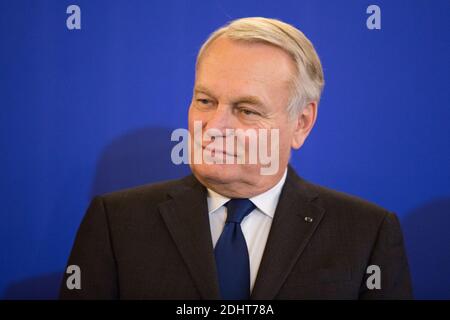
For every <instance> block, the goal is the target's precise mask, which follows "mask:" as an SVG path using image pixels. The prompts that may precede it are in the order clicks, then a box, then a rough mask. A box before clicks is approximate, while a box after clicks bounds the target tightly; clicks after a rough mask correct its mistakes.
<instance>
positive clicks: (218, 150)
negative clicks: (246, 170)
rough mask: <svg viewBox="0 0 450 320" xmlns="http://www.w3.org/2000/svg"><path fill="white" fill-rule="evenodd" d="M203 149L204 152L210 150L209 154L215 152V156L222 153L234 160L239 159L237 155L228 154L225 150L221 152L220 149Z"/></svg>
mask: <svg viewBox="0 0 450 320" xmlns="http://www.w3.org/2000/svg"><path fill="white" fill-rule="evenodd" d="M202 149H203V150H208V151H209V152H211V153H212V152H213V151H214V152H215V154H217V153H222V154H223V155H226V156H230V157H234V158H236V157H237V155H235V154H230V153H227V152H226V151H224V150H220V149H212V148H209V147H208V146H206V147H205V146H202Z"/></svg>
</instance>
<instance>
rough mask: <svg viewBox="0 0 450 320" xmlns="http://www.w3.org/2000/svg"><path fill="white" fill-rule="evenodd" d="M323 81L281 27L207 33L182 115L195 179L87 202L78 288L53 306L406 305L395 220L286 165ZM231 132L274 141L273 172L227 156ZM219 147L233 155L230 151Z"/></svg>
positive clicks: (246, 150) (300, 40)
mask: <svg viewBox="0 0 450 320" xmlns="http://www.w3.org/2000/svg"><path fill="white" fill-rule="evenodd" d="M323 84H324V80H323V73H322V67H321V64H320V60H319V58H318V56H317V54H316V52H315V50H314V47H313V46H312V44H311V43H310V42H309V40H308V39H307V38H306V37H305V36H304V35H303V33H301V32H300V31H299V30H297V29H296V28H294V27H293V26H291V25H288V24H286V23H283V22H281V21H278V20H273V19H266V18H244V19H239V20H235V21H233V22H232V23H230V24H229V25H227V26H225V27H223V28H221V29H219V30H217V31H216V32H215V33H213V34H212V35H211V36H210V38H209V39H208V40H207V41H206V42H205V44H204V45H203V47H202V48H201V50H200V52H199V54H198V57H197V65H196V78H195V86H194V93H193V98H192V102H191V105H190V108H189V131H190V133H191V139H192V141H190V142H191V144H190V145H191V146H192V147H193V150H191V153H190V160H191V161H190V163H191V169H192V173H193V175H191V176H188V177H186V178H184V179H181V180H176V181H169V182H163V183H159V184H153V185H147V186H141V187H137V188H133V189H129V190H124V191H119V192H115V193H111V194H108V195H104V196H98V197H95V198H94V199H93V201H92V203H91V205H90V207H89V209H88V211H87V214H86V216H85V218H84V220H83V222H82V224H81V226H80V229H79V231H78V235H77V237H76V240H75V244H74V247H73V250H72V253H71V256H70V259H69V263H68V264H69V265H77V266H79V268H80V270H81V289H69V288H68V286H67V281H66V280H67V277H68V276H69V275H66V279H64V281H63V284H62V289H61V297H62V298H82V299H84V298H87V299H90V298H101V299H117V298H120V299H134V298H136V299H405V298H411V297H412V289H411V284H410V275H409V269H408V263H407V258H406V255H405V250H404V245H403V240H402V234H401V230H400V225H399V221H398V219H397V217H396V216H395V215H394V214H393V213H390V212H388V211H386V210H384V209H382V208H380V207H378V206H376V205H374V204H371V203H369V202H367V201H364V200H361V199H358V198H356V197H353V196H350V195H346V194H343V193H340V192H337V191H333V190H330V189H327V188H324V187H320V186H318V185H314V184H312V183H309V182H307V181H305V180H304V179H302V178H300V177H298V176H297V175H296V173H295V172H294V170H293V169H292V168H291V167H290V166H289V165H288V162H289V157H290V152H291V149H299V148H300V147H301V146H302V145H303V143H304V141H305V139H306V138H307V136H308V135H309V133H310V131H311V129H312V128H313V126H314V123H315V121H316V117H317V108H318V103H319V100H320V94H321V91H322V88H323ZM198 125H199V126H200V128H201V129H202V132H206V133H207V135H205V136H201V138H200V139H198V136H197V138H193V137H195V136H196V134H195V132H194V131H195V127H196V126H198ZM230 129H235V130H238V129H240V130H244V131H245V130H248V131H251V130H254V132H257V133H258V134H259V133H260V132H263V131H264V130H266V131H267V132H276V133H277V134H276V135H275V136H274V137H275V138H276V139H269V138H268V136H267V135H266V136H264V137H265V138H267V139H266V140H265V139H264V138H262V139H260V140H258V141H259V142H261V143H260V144H259V145H257V147H256V150H257V151H258V152H259V151H261V148H262V147H263V146H270V147H271V148H272V149H271V150H272V152H271V156H274V155H275V156H276V158H272V159H273V160H274V162H276V166H275V167H274V168H275V169H274V170H272V172H270V174H263V173H262V172H263V171H262V169H263V168H266V169H267V167H268V165H269V164H268V163H262V161H260V159H259V160H258V161H256V162H253V163H249V162H248V161H244V162H242V161H241V162H240V161H238V159H240V158H241V157H242V156H243V157H244V159H247V160H248V158H249V155H250V152H251V151H252V149H254V145H252V144H251V139H250V137H249V136H244V137H242V136H241V137H240V138H239V137H237V136H236V135H235V132H234V131H232V130H230ZM270 137H273V136H272V135H271V136H270ZM259 138H261V137H259ZM227 139H228V140H227ZM231 139H233V141H234V142H236V141H237V143H238V144H239V143H240V145H241V148H240V149H239V148H238V147H237V146H234V145H233V147H231V148H228V145H227V144H224V141H231ZM236 139H237V140H236ZM218 141H219V142H220V144H217V142H218ZM227 143H228V142H227ZM225 145H226V146H227V147H226V148H225ZM220 146H222V147H220ZM239 150H240V152H239ZM274 150H275V152H274ZM194 151H195V152H194ZM199 152H200V158H196V159H194V158H195V157H196V155H195V154H197V157H198V154H199ZM194 153H195V154H194ZM207 158H209V160H210V161H206V159H207ZM230 158H231V160H236V161H230V162H228V161H225V160H226V159H230ZM198 160H200V161H198ZM69 281H70V279H69Z"/></svg>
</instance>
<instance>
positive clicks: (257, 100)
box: [194, 86, 267, 111]
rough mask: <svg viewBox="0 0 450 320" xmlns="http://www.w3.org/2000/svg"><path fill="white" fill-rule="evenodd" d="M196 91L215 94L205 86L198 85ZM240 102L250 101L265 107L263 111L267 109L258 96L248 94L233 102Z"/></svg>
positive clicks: (212, 95)
mask: <svg viewBox="0 0 450 320" xmlns="http://www.w3.org/2000/svg"><path fill="white" fill-rule="evenodd" d="M194 91H195V93H204V94H207V95H209V96H211V97H214V94H212V92H211V91H210V90H208V88H205V87H204V86H196V87H195V89H194ZM238 103H248V104H251V105H255V106H257V107H261V108H262V109H263V111H266V110H267V107H266V105H265V104H264V103H263V102H262V101H261V99H260V98H258V97H257V96H252V95H247V96H242V97H239V98H237V99H235V101H234V102H233V104H238Z"/></svg>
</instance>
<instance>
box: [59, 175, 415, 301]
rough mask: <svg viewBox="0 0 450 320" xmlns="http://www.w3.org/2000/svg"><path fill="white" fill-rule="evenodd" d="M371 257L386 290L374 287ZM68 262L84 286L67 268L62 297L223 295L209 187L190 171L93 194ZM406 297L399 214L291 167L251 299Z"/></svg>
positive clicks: (408, 285)
mask: <svg viewBox="0 0 450 320" xmlns="http://www.w3.org/2000/svg"><path fill="white" fill-rule="evenodd" d="M307 217H309V218H307ZM305 218H306V219H305ZM373 264H374V265H378V266H379V267H380V269H381V289H373V290H369V289H368V288H367V286H366V279H367V277H368V276H369V274H367V273H366V269H367V267H368V266H369V265H373ZM68 265H78V266H79V267H80V268H81V289H80V290H77V289H73V290H69V289H67V287H66V278H67V277H68V276H69V275H67V274H66V275H65V277H64V279H63V283H62V286H61V298H64V299H118V298H120V299H220V294H219V287H218V281H217V273H216V266H215V260H214V254H213V245H212V239H211V232H210V225H209V219H208V208H207V201H206V189H205V187H203V186H202V185H201V184H200V183H199V182H198V181H197V180H196V179H195V177H193V176H188V177H186V178H184V179H181V180H175V181H169V182H163V183H158V184H152V185H146V186H140V187H137V188H133V189H128V190H124V191H119V192H114V193H111V194H107V195H104V196H97V197H95V198H94V199H93V200H92V203H91V205H90V207H89V209H88V210H87V213H86V216H85V217H84V219H83V221H82V223H81V226H80V228H79V230H78V234H77V237H76V240H75V243H74V246H73V249H72V253H71V255H70V258H69V262H68ZM405 298H406V299H407V298H412V289H411V281H410V274H409V268H408V262H407V258H406V255H405V249H404V245H403V239H402V232H401V229H400V225H399V221H398V219H397V217H396V216H395V215H394V214H393V213H390V212H388V211H386V210H384V209H382V208H380V207H378V206H376V205H374V204H371V203H369V202H367V201H364V200H361V199H358V198H356V197H353V196H350V195H346V194H343V193H340V192H337V191H333V190H330V189H327V188H324V187H321V186H317V185H314V184H312V183H309V182H307V181H305V180H304V179H302V178H300V177H298V176H297V174H296V173H295V172H294V170H293V169H292V168H290V167H289V170H288V175H287V179H286V183H285V185H284V187H283V190H282V192H281V195H280V199H279V203H278V207H277V209H276V212H275V216H274V220H273V223H272V227H271V230H270V234H269V238H268V241H267V244H266V248H265V251H264V255H263V258H262V261H261V265H260V268H259V272H258V275H257V279H256V282H255V286H254V289H253V292H252V294H251V299H405Z"/></svg>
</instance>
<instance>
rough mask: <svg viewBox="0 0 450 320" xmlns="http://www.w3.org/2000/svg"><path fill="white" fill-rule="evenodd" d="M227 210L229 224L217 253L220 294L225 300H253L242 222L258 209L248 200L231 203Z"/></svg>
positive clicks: (224, 230)
mask: <svg viewBox="0 0 450 320" xmlns="http://www.w3.org/2000/svg"><path fill="white" fill-rule="evenodd" d="M226 207H227V221H226V223H225V227H224V228H223V231H222V234H221V235H220V238H219V240H218V241H217V244H216V248H215V249H214V255H215V257H216V265H217V272H218V276H219V287H220V293H221V295H222V299H226V300H247V299H249V297H250V263H249V257H248V250H247V243H246V242H245V238H244V234H243V233H242V229H241V221H242V220H243V219H244V217H245V216H247V215H248V214H249V213H250V212H252V211H253V209H255V205H254V204H253V203H252V202H251V201H250V200H248V199H232V200H230V201H228V203H227V204H226Z"/></svg>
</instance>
